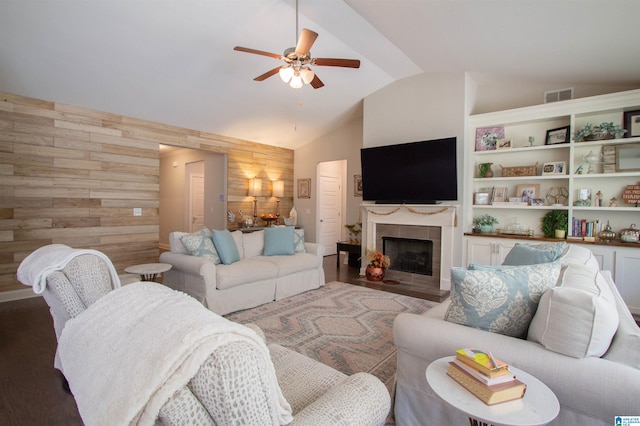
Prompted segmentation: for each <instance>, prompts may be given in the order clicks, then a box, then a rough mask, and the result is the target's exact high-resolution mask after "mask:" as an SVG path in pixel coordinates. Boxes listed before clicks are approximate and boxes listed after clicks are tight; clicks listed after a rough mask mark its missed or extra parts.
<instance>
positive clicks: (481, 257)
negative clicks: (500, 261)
mask: <svg viewBox="0 0 640 426" xmlns="http://www.w3.org/2000/svg"><path fill="white" fill-rule="evenodd" d="M493 261H494V256H493V240H491V239H489V238H467V265H469V264H470V263H476V264H478V265H493V264H494V263H493Z"/></svg>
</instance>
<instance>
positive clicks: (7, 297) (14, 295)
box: [0, 288, 40, 303]
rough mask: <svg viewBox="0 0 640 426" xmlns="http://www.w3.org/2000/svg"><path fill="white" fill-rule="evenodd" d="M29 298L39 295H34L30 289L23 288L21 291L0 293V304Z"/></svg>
mask: <svg viewBox="0 0 640 426" xmlns="http://www.w3.org/2000/svg"><path fill="white" fill-rule="evenodd" d="M31 297H40V295H39V294H35V293H34V292H33V290H32V289H30V288H24V289H21V290H11V291H3V292H2V293H0V303H3V302H12V301H14V300H22V299H29V298H31Z"/></svg>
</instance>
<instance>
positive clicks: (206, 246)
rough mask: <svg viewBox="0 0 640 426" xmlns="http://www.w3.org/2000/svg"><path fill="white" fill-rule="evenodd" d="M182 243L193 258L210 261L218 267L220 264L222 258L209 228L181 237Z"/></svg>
mask: <svg viewBox="0 0 640 426" xmlns="http://www.w3.org/2000/svg"><path fill="white" fill-rule="evenodd" d="M180 242H181V243H182V245H183V246H184V247H185V248H186V249H187V251H188V252H189V254H190V255H191V256H198V257H202V258H205V259H208V260H210V261H212V262H213V263H214V264H216V265H217V264H219V263H220V256H218V252H217V251H216V248H215V247H214V245H213V241H212V240H211V231H210V230H209V229H208V228H206V227H205V228H202V229H201V230H200V231H198V232H194V233H193V234H187V235H183V236H182V237H180Z"/></svg>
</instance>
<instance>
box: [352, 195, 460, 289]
mask: <svg viewBox="0 0 640 426" xmlns="http://www.w3.org/2000/svg"><path fill="white" fill-rule="evenodd" d="M457 207H458V206H455V205H448V204H434V205H422V204H363V205H362V226H363V230H362V231H363V232H362V258H363V259H366V250H367V249H369V250H378V251H382V246H381V243H380V238H378V236H377V235H376V234H377V232H378V225H412V226H421V227H439V228H440V250H439V251H440V256H438V257H439V260H440V265H439V267H438V266H437V265H434V273H435V271H436V270H438V271H450V270H451V266H452V260H453V237H454V232H453V231H454V227H455V226H456V217H457ZM385 228H386V226H385ZM376 241H378V242H377V243H376ZM436 243H437V241H434V245H435V244H436ZM377 245H380V246H379V247H377ZM434 252H436V248H435V247H434ZM434 260H438V259H437V258H435V257H434ZM366 266H367V265H366V262H363V263H362V267H361V269H360V274H361V275H364V270H365V268H366ZM439 275H440V290H446V291H449V290H450V289H451V277H450V274H449V273H445V274H442V273H439Z"/></svg>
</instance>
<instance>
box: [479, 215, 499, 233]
mask: <svg viewBox="0 0 640 426" xmlns="http://www.w3.org/2000/svg"><path fill="white" fill-rule="evenodd" d="M496 223H498V219H496V218H495V217H493V216H491V215H489V214H483V215H482V216H479V217H476V218H474V219H473V227H474V228H475V229H480V232H482V233H489V232H492V231H493V225H495V224H496Z"/></svg>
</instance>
